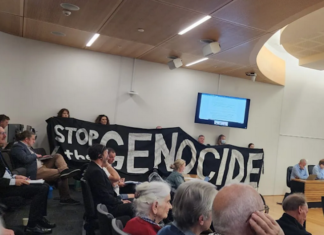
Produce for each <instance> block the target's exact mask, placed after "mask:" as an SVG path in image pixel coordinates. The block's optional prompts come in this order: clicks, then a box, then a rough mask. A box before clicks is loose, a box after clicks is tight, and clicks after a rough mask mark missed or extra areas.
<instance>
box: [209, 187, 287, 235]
mask: <svg viewBox="0 0 324 235" xmlns="http://www.w3.org/2000/svg"><path fill="white" fill-rule="evenodd" d="M264 210H265V205H264V204H263V201H262V199H261V197H260V195H259V194H258V192H257V191H256V190H255V189H254V188H252V187H251V186H249V185H245V184H231V185H228V186H225V187H223V188H222V189H221V190H220V191H219V192H218V194H217V195H216V197H215V199H214V203H213V226H214V228H215V231H216V232H217V233H219V234H222V235H237V234H240V235H284V233H283V232H282V230H281V228H280V226H279V225H278V224H277V223H276V221H274V220H273V219H272V218H271V217H270V216H269V215H268V214H265V213H264Z"/></svg>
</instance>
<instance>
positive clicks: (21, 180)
mask: <svg viewBox="0 0 324 235" xmlns="http://www.w3.org/2000/svg"><path fill="white" fill-rule="evenodd" d="M5 139H6V132H5V131H4V129H3V128H2V127H0V143H3V142H4V141H5ZM48 188H49V187H48V185H47V184H33V185H31V184H29V182H28V181H27V178H26V177H25V176H21V175H13V174H12V173H11V171H10V170H9V167H8V166H7V164H6V162H5V160H4V158H3V156H2V154H1V152H0V198H7V197H15V196H20V197H23V198H25V199H31V200H32V201H31V204H30V210H29V220H28V225H27V228H26V232H28V233H36V234H48V233H51V232H52V228H54V227H55V224H52V223H50V222H49V221H48V220H47V219H46V218H45V217H44V216H46V208H47V194H48Z"/></svg>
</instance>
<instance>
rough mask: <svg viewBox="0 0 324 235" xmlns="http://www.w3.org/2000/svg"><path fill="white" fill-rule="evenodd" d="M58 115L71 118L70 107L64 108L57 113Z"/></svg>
mask: <svg viewBox="0 0 324 235" xmlns="http://www.w3.org/2000/svg"><path fill="white" fill-rule="evenodd" d="M57 117H62V118H69V117H70V111H69V110H68V109H64V108H63V109H61V110H60V111H59V112H58V113H57Z"/></svg>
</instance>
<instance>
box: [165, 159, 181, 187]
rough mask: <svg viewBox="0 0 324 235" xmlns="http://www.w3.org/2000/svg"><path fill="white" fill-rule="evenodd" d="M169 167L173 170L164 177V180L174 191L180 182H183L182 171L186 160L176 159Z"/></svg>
mask: <svg viewBox="0 0 324 235" xmlns="http://www.w3.org/2000/svg"><path fill="white" fill-rule="evenodd" d="M170 168H171V169H173V172H172V173H171V174H170V175H169V176H168V178H166V181H167V182H168V183H169V184H170V186H171V188H172V190H173V191H176V190H177V189H178V187H179V186H180V184H182V183H184V182H185V180H184V177H183V175H182V173H183V171H184V169H185V168H186V162H185V161H184V160H183V159H178V160H176V161H175V162H174V163H173V164H172V165H171V166H170Z"/></svg>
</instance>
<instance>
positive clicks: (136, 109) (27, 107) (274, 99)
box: [0, 33, 284, 195]
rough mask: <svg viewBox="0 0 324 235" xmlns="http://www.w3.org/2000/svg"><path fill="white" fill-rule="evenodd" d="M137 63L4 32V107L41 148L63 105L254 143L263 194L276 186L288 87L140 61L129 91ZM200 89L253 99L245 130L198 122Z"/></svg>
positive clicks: (83, 115)
mask: <svg viewBox="0 0 324 235" xmlns="http://www.w3.org/2000/svg"><path fill="white" fill-rule="evenodd" d="M132 68H133V60H132V59H130V58H125V57H119V56H113V55H106V54H101V53H95V52H91V51H87V50H79V49H74V48H68V47H63V46H58V45H54V44H48V43H43V42H38V41H33V40H29V39H24V38H18V37H14V36H10V35H7V34H3V33H0V81H1V83H0V84H1V86H0V92H1V99H0V113H5V114H7V115H9V116H10V118H11V123H23V124H30V125H32V126H34V127H35V128H36V129H37V131H38V136H39V140H38V145H41V146H47V139H46V123H45V120H46V119H47V118H48V117H50V116H54V115H56V113H57V111H58V110H59V109H60V108H63V107H65V108H68V109H69V110H70V112H71V115H72V117H76V118H78V119H83V120H88V121H93V120H94V119H95V117H96V116H97V115H98V114H102V113H103V114H107V115H108V116H109V118H110V120H111V123H116V124H122V125H128V126H136V127H143V128H155V127H156V126H157V125H161V126H163V127H175V126H180V127H181V128H182V129H183V130H184V131H186V132H187V133H188V134H190V135H192V136H194V137H197V136H198V135H199V134H204V135H205V137H206V142H207V143H211V144H213V143H215V139H216V137H217V136H218V135H219V134H225V135H226V136H227V139H228V142H229V143H231V144H234V145H239V146H246V145H247V144H248V143H250V142H254V143H255V144H256V146H257V147H262V148H264V150H265V175H262V177H261V183H260V192H261V193H263V194H266V195H272V194H273V193H274V192H275V184H276V182H275V174H274V168H275V167H276V165H277V152H278V140H279V132H280V120H281V116H280V115H281V108H282V103H283V93H284V88H283V87H280V86H274V85H269V84H263V83H257V82H256V83H253V82H250V81H247V80H243V79H238V78H232V77H227V76H222V77H221V81H220V82H219V80H218V79H219V78H218V77H219V76H218V75H217V74H211V73H205V72H200V71H193V70H188V69H177V70H173V71H170V70H169V69H168V68H167V66H166V65H162V64H156V63H150V62H146V61H141V60H137V61H136V63H135V69H134V79H133V90H135V91H136V92H138V93H139V95H138V96H130V95H129V94H128V93H127V92H128V91H129V90H130V87H131V78H132ZM219 84H220V87H218V85H219ZM198 92H207V93H214V94H215V93H217V92H219V94H221V95H233V96H238V97H246V98H250V99H251V107H250V116H249V126H248V129H247V130H243V129H235V128H225V127H214V126H208V125H201V124H195V123H194V114H195V107H196V99H197V93H198ZM4 97H6V98H4ZM283 181H284V180H283Z"/></svg>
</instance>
